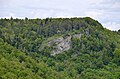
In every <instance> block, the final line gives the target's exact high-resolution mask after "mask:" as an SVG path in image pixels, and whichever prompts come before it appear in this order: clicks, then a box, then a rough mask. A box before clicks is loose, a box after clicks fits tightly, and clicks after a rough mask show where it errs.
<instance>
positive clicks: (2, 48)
mask: <svg viewBox="0 0 120 79" xmlns="http://www.w3.org/2000/svg"><path fill="white" fill-rule="evenodd" d="M119 78H120V32H119V31H118V32H117V31H110V30H108V29H106V28H104V27H103V26H102V25H101V24H100V23H99V22H98V21H96V20H93V19H92V18H89V17H85V18H46V19H28V18H25V19H13V18H12V17H11V18H10V19H6V18H5V19H0V79H119Z"/></svg>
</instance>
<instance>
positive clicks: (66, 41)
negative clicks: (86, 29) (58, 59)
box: [48, 34, 81, 55]
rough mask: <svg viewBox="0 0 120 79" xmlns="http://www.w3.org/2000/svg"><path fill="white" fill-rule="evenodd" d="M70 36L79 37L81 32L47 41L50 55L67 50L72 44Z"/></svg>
mask: <svg viewBox="0 0 120 79" xmlns="http://www.w3.org/2000/svg"><path fill="white" fill-rule="evenodd" d="M72 37H73V38H79V39H80V37H81V34H74V35H65V36H62V37H59V38H56V39H54V40H51V41H49V42H48V46H50V47H52V52H51V53H52V54H51V55H56V54H59V53H62V52H64V51H67V50H69V49H70V48H71V44H72V41H71V38H72Z"/></svg>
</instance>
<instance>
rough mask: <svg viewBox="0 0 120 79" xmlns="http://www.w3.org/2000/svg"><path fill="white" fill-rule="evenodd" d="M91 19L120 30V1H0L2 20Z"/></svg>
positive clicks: (111, 28) (108, 27) (0, 16)
mask: <svg viewBox="0 0 120 79" xmlns="http://www.w3.org/2000/svg"><path fill="white" fill-rule="evenodd" d="M11 16H12V17H13V18H25V17H28V18H48V17H53V18H59V17H63V18H64V17H68V18H70V17H91V18H93V19H95V20H98V21H99V22H100V23H101V24H102V25H103V26H104V27H105V28H107V29H110V30H118V29H120V0H0V18H10V17H11Z"/></svg>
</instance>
